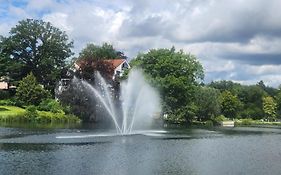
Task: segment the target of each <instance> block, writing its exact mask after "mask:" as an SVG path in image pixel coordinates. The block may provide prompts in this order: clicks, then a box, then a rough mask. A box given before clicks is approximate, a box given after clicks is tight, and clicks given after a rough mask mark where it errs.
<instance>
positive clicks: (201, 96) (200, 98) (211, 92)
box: [195, 87, 220, 120]
mask: <svg viewBox="0 0 281 175" xmlns="http://www.w3.org/2000/svg"><path fill="white" fill-rule="evenodd" d="M219 95H220V92H219V90H217V89H214V88H211V87H199V88H198V89H197V90H196V93H195V96H196V98H195V104H196V106H197V107H198V111H197V117H198V119H199V120H209V119H211V117H216V116H218V115H219V113H220V102H219Z"/></svg>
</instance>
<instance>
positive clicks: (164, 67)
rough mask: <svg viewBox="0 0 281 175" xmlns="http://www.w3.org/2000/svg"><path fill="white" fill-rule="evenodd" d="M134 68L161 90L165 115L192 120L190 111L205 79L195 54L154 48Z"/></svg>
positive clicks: (137, 60) (140, 55)
mask: <svg viewBox="0 0 281 175" xmlns="http://www.w3.org/2000/svg"><path fill="white" fill-rule="evenodd" d="M133 65H135V66H139V67H141V68H142V69H143V70H144V72H145V73H146V74H147V75H148V76H149V77H150V78H151V80H152V82H153V83H154V85H155V86H156V87H158V88H159V90H160V93H161V96H162V99H163V105H164V107H163V109H164V112H165V113H167V114H169V115H170V116H172V115H175V117H174V118H176V119H177V118H183V119H185V120H186V121H190V120H192V115H191V114H190V113H189V110H188V109H190V108H191V106H192V102H193V100H194V98H195V96H194V94H195V93H194V91H195V89H196V88H197V86H198V85H199V82H200V80H202V79H203V77H204V73H203V68H202V65H201V64H200V63H199V61H198V60H197V58H196V57H195V56H194V55H191V54H186V53H184V52H183V51H179V52H177V51H175V49H174V48H172V49H153V50H150V51H149V52H148V53H145V54H139V55H138V56H137V57H136V59H135V60H134V61H133ZM193 106H194V105H193ZM192 109H193V107H192Z"/></svg>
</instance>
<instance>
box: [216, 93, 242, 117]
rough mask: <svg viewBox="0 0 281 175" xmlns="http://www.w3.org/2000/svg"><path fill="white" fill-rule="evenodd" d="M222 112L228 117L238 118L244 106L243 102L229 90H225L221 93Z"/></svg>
mask: <svg viewBox="0 0 281 175" xmlns="http://www.w3.org/2000/svg"><path fill="white" fill-rule="evenodd" d="M220 101H221V112H222V114H223V115H224V116H226V117H228V118H237V117H238V114H239V111H240V109H241V107H242V103H241V102H240V100H239V99H238V98H237V96H236V95H233V94H232V93H231V92H229V91H224V92H222V93H221V95H220Z"/></svg>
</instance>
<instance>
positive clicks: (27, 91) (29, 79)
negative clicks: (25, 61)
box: [16, 73, 50, 105]
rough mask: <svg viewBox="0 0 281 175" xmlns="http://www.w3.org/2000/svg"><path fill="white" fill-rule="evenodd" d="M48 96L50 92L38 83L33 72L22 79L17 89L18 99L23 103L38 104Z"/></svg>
mask: <svg viewBox="0 0 281 175" xmlns="http://www.w3.org/2000/svg"><path fill="white" fill-rule="evenodd" d="M48 97H50V93H49V92H48V91H47V90H45V89H44V88H43V87H42V86H41V85H39V84H38V82H37V81H36V78H35V76H34V75H33V74H32V73H30V74H29V75H27V76H26V77H25V78H23V79H22V80H21V81H20V83H19V86H18V88H17V91H16V99H17V101H18V103H19V104H21V105H38V104H39V103H40V102H41V101H42V100H44V99H46V98H48Z"/></svg>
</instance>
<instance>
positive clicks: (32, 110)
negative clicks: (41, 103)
mask: <svg viewBox="0 0 281 175" xmlns="http://www.w3.org/2000/svg"><path fill="white" fill-rule="evenodd" d="M25 110H26V112H25V117H26V118H27V119H28V120H29V121H35V118H36V117H37V116H38V112H37V109H36V106H34V105H30V106H28V107H27V108H26V109H25Z"/></svg>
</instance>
